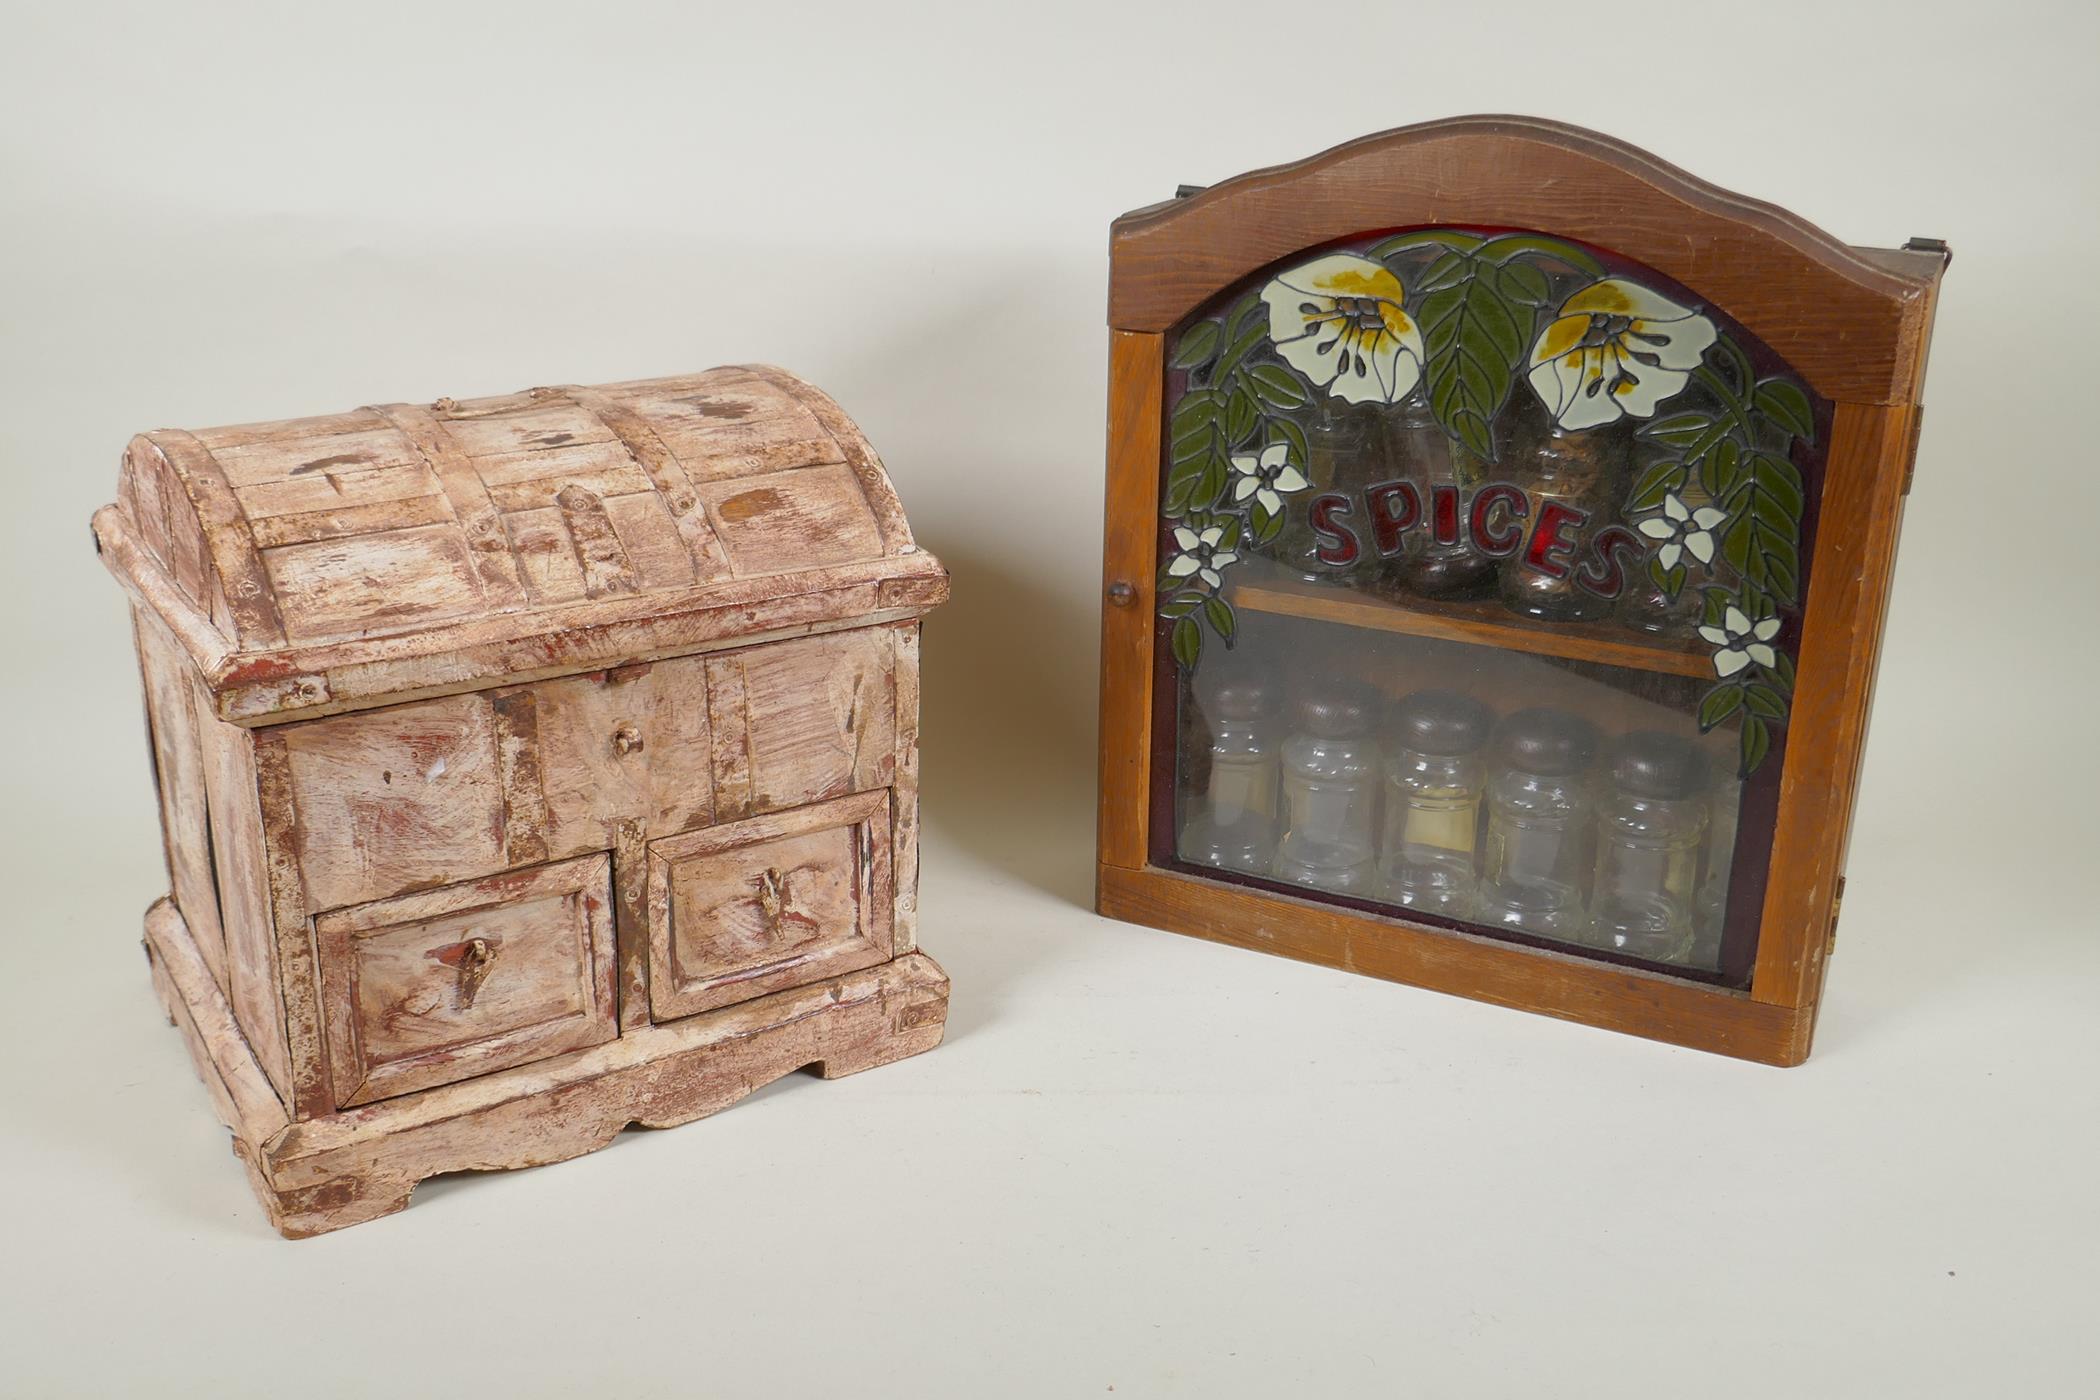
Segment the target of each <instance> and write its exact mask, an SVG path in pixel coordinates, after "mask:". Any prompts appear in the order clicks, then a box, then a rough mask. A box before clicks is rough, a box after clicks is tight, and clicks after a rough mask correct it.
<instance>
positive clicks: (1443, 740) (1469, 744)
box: [1388, 690, 1495, 755]
mask: <svg viewBox="0 0 2100 1400" xmlns="http://www.w3.org/2000/svg"><path fill="white" fill-rule="evenodd" d="M1388 723H1389V724H1390V726H1391V728H1392V731H1393V737H1394V738H1396V739H1398V740H1399V741H1400V743H1402V744H1404V745H1405V746H1407V747H1408V748H1411V749H1415V750H1418V751H1419V752H1422V753H1433V754H1445V755H1456V754H1467V753H1472V752H1473V751H1474V750H1476V749H1478V748H1479V747H1480V746H1481V745H1482V744H1485V743H1486V742H1487V738H1488V732H1489V731H1490V730H1492V729H1493V728H1494V727H1495V716H1494V713H1493V712H1492V711H1490V710H1489V709H1488V707H1487V706H1485V705H1483V704H1481V703H1480V702H1479V701H1478V700H1475V699H1474V698H1473V697H1472V696H1470V695H1462V694H1460V693H1459V692H1458V691H1455V690H1418V691H1416V692H1415V693H1414V694H1412V695H1410V696H1408V697H1407V698H1406V699H1404V700H1402V701H1401V702H1400V703H1399V704H1397V705H1395V706H1393V709H1392V714H1391V715H1390V716H1389V717H1388Z"/></svg>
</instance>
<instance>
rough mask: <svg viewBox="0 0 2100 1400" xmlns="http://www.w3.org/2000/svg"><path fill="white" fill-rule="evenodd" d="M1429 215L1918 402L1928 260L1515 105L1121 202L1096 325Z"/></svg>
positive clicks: (1170, 316) (1858, 396)
mask: <svg viewBox="0 0 2100 1400" xmlns="http://www.w3.org/2000/svg"><path fill="white" fill-rule="evenodd" d="M1434 225H1444V226H1467V227H1475V228H1482V227H1493V228H1506V229H1513V230H1532V231H1537V232H1541V233H1549V234H1555V235H1558V236H1561V237H1564V238H1573V239H1577V240H1580V241H1582V242H1585V243H1590V244H1594V245H1597V246H1599V247H1602V248H1607V249H1610V250H1612V251H1613V252H1615V253H1617V254H1619V255H1621V256H1623V257H1625V258H1628V259H1631V260H1633V261H1636V262H1640V263H1644V264H1646V265H1648V266H1650V267H1653V268H1655V269H1656V270H1658V271H1660V272H1662V273H1663V274H1665V275H1667V276H1669V277H1671V278H1673V279H1675V280H1676V281H1677V282H1680V283H1682V284H1684V285H1685V286H1687V287H1690V288H1693V289H1695V290H1696V291H1697V292H1698V294H1699V295H1700V296H1701V297H1703V298H1705V299H1707V300H1708V301H1710V302H1711V303H1712V304H1714V305H1716V306H1718V307H1721V308H1722V309H1724V310H1725V311H1726V312H1727V313H1728V314H1729V315H1730V316H1732V317H1733V318H1734V319H1735V320H1737V321H1738V322H1740V323H1741V324H1742V325H1743V326H1744V327H1745V328H1746V329H1748V330H1749V331H1750V332H1751V333H1752V334H1754V335H1755V336H1757V337H1758V338H1759V339H1760V340H1761V341H1763V342H1764V344H1765V345H1767V346H1768V347H1770V348H1771V350H1772V351H1774V352H1775V353H1776V354H1778V355H1780V356H1782V357H1784V359H1785V360H1786V361H1787V363H1788V364H1789V365H1791V366H1792V367H1793V369H1794V370H1795V371H1796V372H1797V373H1799V374H1800V375H1801V376H1802V377H1803V378H1805V379H1806V380H1807V382H1808V383H1809V385H1810V386H1811V387H1812V388H1814V389H1815V390H1816V391H1817V392H1818V393H1820V394H1821V395H1823V396H1824V397H1826V398H1829V399H1832V400H1835V401H1840V402H1853V403H1910V402H1915V401H1916V398H1917V395H1918V389H1919V385H1920V382H1921V380H1922V378H1923V375H1924V361H1925V345H1926V342H1927V340H1928V338H1929V334H1930V329H1931V318H1932V307H1933V297H1934V293H1935V291H1936V289H1937V285H1938V279H1939V273H1940V270H1941V267H1942V266H1943V258H1942V256H1941V255H1940V254H1938V253H1924V252H1914V251H1907V250H1886V249H1871V248H1855V247H1852V246H1850V245H1848V244H1845V243H1842V242H1840V241H1838V240H1837V239H1835V238H1833V237H1831V236H1830V235H1829V234H1827V233H1825V232H1823V231H1822V230H1820V229H1818V228H1816V227H1815V226H1814V225H1812V224H1810V223H1808V222H1807V221H1805V220H1803V219H1800V218H1798V217H1796V216H1795V215H1793V214H1790V213H1788V212H1787V211H1785V210H1783V209H1780V208H1778V207H1777V206H1775V205H1771V204H1767V203H1765V202H1763V201H1761V200H1755V199H1748V198H1745V197H1744V196H1741V195H1737V194H1732V193H1730V192H1729V191H1727V190H1723V189H1721V188H1719V187H1717V186H1715V185H1711V184H1709V183H1707V182H1706V181H1704V180H1700V179H1697V178H1696V177H1694V176H1692V175H1690V174H1687V173H1686V172H1684V171H1682V170H1679V169H1678V168H1677V167H1675V166H1673V165H1670V164H1668V163H1667V162H1664V161H1661V160H1658V159H1656V158H1655V157H1654V156H1651V155H1648V154H1647V153H1646V152H1644V151H1641V150H1638V149H1636V148H1635V147H1633V146H1629V145H1627V144H1626V143H1624V142H1621V141H1615V140H1613V139H1611V138H1609V137H1606V136H1601V135H1598V134H1597V133H1595V132H1589V131H1584V130H1582V129H1580V128H1577V127H1571V126H1565V125H1562V124H1559V123H1555V122H1547V121H1540V120H1537V119H1533V118H1528V117H1511V116H1479V117H1458V118H1453V119H1451V120H1447V121H1437V122H1427V123H1423V124H1421V125H1417V126H1408V127H1401V128H1399V129H1397V130H1394V131H1388V132H1383V133H1380V134H1378V135H1375V136H1367V137H1364V138H1362V139H1361V140H1356V141H1350V142H1348V143H1346V144H1344V145H1340V146H1336V147H1334V148H1332V149H1331V150H1327V151H1323V152H1321V153H1320V154H1319V155H1316V156H1312V157H1310V158H1308V159H1305V160H1301V161H1296V162H1293V163H1291V164H1288V165H1278V166H1272V167H1270V168H1268V169H1266V170H1256V171H1252V172H1250V173H1248V174H1245V175H1240V176H1237V177H1235V178H1233V179H1230V180H1227V181H1225V182H1223V183H1221V184H1218V185H1213V186H1211V187H1210V188H1208V189H1205V190H1202V191H1199V192H1197V193H1195V194H1193V195H1191V196H1189V197H1187V198H1177V199H1174V200H1170V201H1167V202H1165V203H1161V204H1156V205H1152V206H1150V207H1148V208H1144V209H1139V210H1136V211H1133V212H1132V213H1129V214H1126V215H1124V216H1123V217H1122V218H1120V219H1118V220H1117V221H1116V223H1115V225H1114V228H1113V230H1112V233H1111V238H1110V253H1111V271H1110V278H1109V324H1110V325H1111V326H1112V327H1113V328H1115V329H1117V330H1125V331H1139V332H1164V331H1167V330H1170V329H1171V328H1173V327H1174V326H1175V325H1177V324H1178V323H1180V322H1181V321H1182V319H1183V318H1185V317H1186V316H1188V315H1189V314H1190V313H1191V312H1193V311H1194V310H1196V309H1197V308H1198V307H1199V306H1201V305H1202V304H1203V303H1204V302H1205V301H1206V300H1207V299H1209V298H1210V297H1212V296H1214V295H1215V294H1216V293H1218V292H1219V291H1221V290H1223V289H1224V288H1226V287H1229V286H1231V285H1233V284H1234V283H1236V282H1238V281H1239V280H1240V279H1242V278H1244V277H1247V276H1248V275H1249V274H1251V273H1254V272H1256V271H1258V270H1260V269H1262V268H1264V267H1266V266H1268V265H1269V264H1271V263H1273V262H1275V261H1276V260H1278V259H1280V258H1285V257H1288V256H1290V255H1292V254H1294V253H1297V252H1299V251H1301V250H1304V249H1307V248H1312V247H1317V246H1320V245H1324V244H1327V243H1331V242H1334V241H1336V240H1339V239H1345V238H1350V237H1354V236H1357V235H1361V234H1365V233H1371V232H1376V231H1381V230H1388V229H1405V228H1415V227H1423V226H1434Z"/></svg>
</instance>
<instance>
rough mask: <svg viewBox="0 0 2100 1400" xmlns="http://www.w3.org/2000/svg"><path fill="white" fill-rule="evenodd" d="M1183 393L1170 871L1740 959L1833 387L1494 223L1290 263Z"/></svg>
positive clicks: (1688, 963) (1336, 249)
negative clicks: (1827, 390)
mask: <svg viewBox="0 0 2100 1400" xmlns="http://www.w3.org/2000/svg"><path fill="white" fill-rule="evenodd" d="M1165 392H1166V403H1165V405H1164V406H1163V407H1164V413H1163V415H1162V422H1163V424H1164V430H1163V443H1162V462H1161V471H1162V495H1161V499H1162V502H1163V508H1162V513H1161V520H1160V537H1159V549H1160V556H1159V560H1160V572H1159V579H1158V600H1159V615H1158V619H1157V638H1158V645H1157V648H1156V652H1157V655H1156V665H1157V667H1158V671H1159V678H1160V683H1159V684H1156V685H1155V687H1154V695H1155V697H1156V704H1157V711H1156V714H1155V717H1154V728H1155V742H1154V746H1153V752H1154V753H1155V755H1157V756H1158V758H1157V760H1156V762H1155V767H1154V772H1153V775H1152V802H1153V809H1154V821H1153V823H1152V831H1153V833H1154V837H1153V846H1154V848H1153V851H1152V853H1151V856H1152V859H1153V861H1154V862H1155V863H1156V864H1161V865H1168V866H1172V867H1175V868H1179V869H1183V870H1189V871H1195V872H1199V873H1203V874H1205V875H1208V876H1211V877H1213V878H1217V879H1220V880H1226V881H1232V882H1248V883H1252V884H1255V885H1258V886H1263V887H1268V888H1272V889H1281V890H1286V891H1288V892H1290V893H1292V894H1295V895H1301V896H1304V897H1308V898H1313V899H1318V900H1325V901H1332V902H1337V903H1341V904H1345V905H1348V906H1351V907H1354V908H1359V909H1366V910H1371V911H1374V912H1380V913H1386V914H1390V915H1393V916H1396V917H1399V918H1404V919H1407V920H1410V921H1412V922H1417V923H1427V924H1431V925H1435V926H1442V927H1449V928H1453V929H1458V930H1465V931H1470V932H1474V933H1479V934H1484V935H1488V936H1492V937H1499V938H1507V939H1513V940H1516V941H1520V942H1528V943H1533V944H1537V945H1543V946H1550V947H1554V948H1557V949H1561V950H1564V951H1572V952H1576V953H1579V954H1583V955H1586V956H1592V957H1596V958H1600V959H1605V960H1610V961H1621V962H1628V963H1633V964H1637V965H1641V966H1646V967H1652V968H1657V969H1662V970H1667V971H1670V972H1672V973H1674V974H1677V975H1682V976H1686V977H1692V978H1697V979H1700V980H1706V981H1714V982H1721V983H1726V984H1729V985H1743V984H1745V983H1746V982H1747V980H1748V977H1749V972H1750V968H1751V965H1752V962H1753V960H1754V955H1755V950H1756V941H1757V931H1758V922H1759V917H1760V913H1761V910H1762V904H1763V891H1764V883H1765V875H1766V867H1767V865H1768V864H1769V857H1770V851H1771V842H1772V831H1773V821H1774V813H1775V811H1776V808H1777V803H1778V793H1779V778H1780V774H1781V772H1782V771H1783V768H1784V765H1785V759H1786V724H1787V716H1788V712H1789V709H1790V698H1791V694H1792V687H1793V676H1794V671H1793V655H1794V651H1795V647H1796V644H1797V640H1798V636H1799V627H1800V619H1801V616H1802V607H1803V603H1804V600H1805V598H1806V596H1807V590H1808V588H1809V586H1810V582H1811V581H1810V579H1809V578H1808V576H1807V573H1808V571H1807V565H1808V560H1809V558H1810V557H1811V552H1812V546H1813V541H1814V533H1815V527H1816V515H1817V509H1816V507H1817V500H1818V497H1819V495H1820V492H1821V489H1822V476H1823V465H1822V456H1821V450H1820V446H1819V445H1820V444H1821V443H1822V442H1823V441H1824V440H1825V439H1826V438H1827V436H1828V431H1829V418H1830V409H1829V405H1828V404H1826V403H1824V402H1822V401H1821V400H1819V399H1818V398H1816V397H1815V396H1814V395H1813V394H1812V393H1810V392H1809V391H1808V390H1807V389H1806V388H1805V387H1804V386H1803V385H1802V383H1801V382H1800V380H1799V378H1798V377H1797V376H1796V375H1794V374H1792V373H1791V372H1790V371H1789V370H1788V368H1787V366H1786V365H1785V364H1783V363H1782V362H1780V361H1779V360H1778V359H1776V358H1775V357H1774V356H1773V355H1772V354H1771V353H1770V352H1769V351H1767V350H1766V349H1765V348H1764V347H1763V346H1762V345H1760V344H1758V343H1757V342H1756V341H1755V340H1754V339H1753V338H1752V337H1751V336H1749V335H1748V334H1747V333H1746V332H1745V331H1744V330H1743V329H1742V328H1741V327H1740V326H1739V325H1737V324H1736V323H1735V322H1733V321H1732V320H1730V319H1729V317H1728V316H1727V314H1726V312H1725V311H1724V310H1723V309H1722V308H1719V307H1715V306H1711V305H1708V304H1706V303H1705V302H1703V301H1702V299H1701V298H1700V297H1699V296H1698V294H1697V293H1696V291H1694V290H1693V289H1690V288H1686V287H1683V286H1680V285H1678V284H1676V283H1674V282H1672V281H1670V280H1669V279H1667V278H1664V277H1662V276H1660V275H1659V274H1657V273H1655V272H1653V271H1652V270H1650V269H1647V268H1644V267H1641V266H1639V265H1637V264H1634V263H1631V262H1629V261H1627V260H1626V259H1623V258H1620V257H1617V256H1615V255H1614V254H1612V253H1611V252H1609V251H1608V250H1605V249H1600V248H1596V247H1592V246H1588V245H1584V244H1579V243H1575V242H1572V241H1568V240H1564V239H1560V238H1555V237H1551V236H1548V235H1545V234H1541V233H1536V232H1528V231H1513V230H1496V229H1477V228H1465V229H1461V228H1425V229H1408V230H1399V231H1384V232H1379V233H1375V234H1370V235H1366V236H1364V237H1360V238H1354V239H1350V240H1346V241H1344V242H1341V243H1338V244H1334V245H1331V246H1328V247H1324V248H1318V249H1312V250H1308V251H1307V252H1305V253H1303V254H1300V255H1298V256H1295V257H1292V258H1288V259H1285V260H1283V261H1281V262H1279V263H1277V264H1276V265H1274V266H1272V267H1270V268H1267V269H1264V270H1263V271H1262V272H1260V273H1258V274H1256V275H1255V276H1253V277H1251V278H1249V279H1247V280H1246V281H1245V282H1243V283H1242V284H1240V285H1238V286H1236V287H1233V288H1230V289H1228V290H1227V291H1226V292H1224V293H1222V294H1221V295H1219V296H1218V297H1216V298H1214V299H1213V300H1212V301H1211V302H1210V303H1208V304H1206V305H1205V306H1204V307H1202V308H1200V309H1199V310H1198V312H1197V313H1196V314H1195V315H1193V316H1191V317H1190V318H1189V319H1187V320H1186V321H1184V322H1183V323H1182V324H1181V325H1180V326H1179V327H1178V328H1177V329H1176V330H1175V332H1174V333H1173V334H1172V335H1171V336H1170V337H1169V340H1168V372H1167V379H1166V388H1165Z"/></svg>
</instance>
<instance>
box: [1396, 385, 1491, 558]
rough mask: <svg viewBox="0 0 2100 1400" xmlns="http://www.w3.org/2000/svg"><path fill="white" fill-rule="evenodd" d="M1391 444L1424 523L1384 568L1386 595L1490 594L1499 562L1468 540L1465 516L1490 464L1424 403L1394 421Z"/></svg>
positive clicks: (1416, 403) (1413, 402)
mask: <svg viewBox="0 0 2100 1400" xmlns="http://www.w3.org/2000/svg"><path fill="white" fill-rule="evenodd" d="M1389 441H1390V443H1391V447H1390V449H1389V450H1390V451H1391V454H1392V465H1393V469H1394V472H1395V474H1396V475H1399V476H1402V477H1405V478H1406V479H1407V480H1408V481H1410V482H1412V483H1414V487H1415V489H1416V490H1417V491H1418V492H1420V493H1421V502H1420V503H1421V511H1422V519H1421V521H1420V522H1419V523H1418V524H1417V525H1416V526H1415V527H1414V528H1413V529H1412V530H1411V531H1410V535H1411V539H1410V542H1409V546H1408V549H1407V551H1406V552H1405V553H1404V554H1401V555H1398V556H1396V557H1394V558H1393V559H1392V560H1390V561H1388V563H1387V565H1386V569H1385V578H1386V580H1387V584H1386V589H1387V591H1388V592H1392V593H1399V594H1406V595H1410V596H1413V597H1417V598H1434V599H1460V598H1479V597H1484V596H1486V595H1487V594H1488V593H1489V592H1491V591H1492V590H1493V589H1494V586H1495V560H1493V559H1491V558H1489V557H1488V556H1487V555H1485V554H1483V553H1481V552H1480V551H1479V550H1478V549H1475V548H1474V547H1473V546H1472V544H1471V543H1470V542H1469V540H1468V538H1467V534H1466V524H1465V512H1466V506H1467V502H1468V500H1469V499H1470V498H1471V496H1472V494H1473V492H1474V491H1476V490H1478V489H1479V488H1480V487H1481V486H1483V485H1485V484H1486V482H1487V479H1488V466H1487V463H1485V462H1483V461H1482V460H1481V459H1480V458H1479V457H1476V456H1475V455H1473V452H1472V451H1471V449H1469V448H1467V447H1466V446H1465V445H1464V444H1462V443H1458V442H1454V441H1452V440H1451V438H1450V436H1449V435H1448V434H1446V433H1445V432H1444V430H1443V428H1442V427H1441V426H1439V425H1438V423H1437V421H1436V418H1435V417H1434V416H1433V415H1432V414H1431V413H1430V411H1429V406H1428V404H1427V403H1425V402H1422V401H1420V400H1411V401H1410V404H1409V411H1408V413H1407V414H1406V415H1405V416H1404V417H1400V418H1397V419H1395V420H1394V422H1393V426H1392V428H1391V436H1390V438H1389ZM1439 536H1442V538H1439Z"/></svg>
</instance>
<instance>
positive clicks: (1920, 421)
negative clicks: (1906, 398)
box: [1903, 404, 1925, 496]
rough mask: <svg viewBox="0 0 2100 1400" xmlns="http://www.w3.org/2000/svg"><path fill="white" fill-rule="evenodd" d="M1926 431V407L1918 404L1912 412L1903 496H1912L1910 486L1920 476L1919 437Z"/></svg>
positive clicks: (1904, 466)
mask: <svg viewBox="0 0 2100 1400" xmlns="http://www.w3.org/2000/svg"><path fill="white" fill-rule="evenodd" d="M1924 431H1925V405H1924V404H1918V405H1916V406H1915V407H1913V408H1912V409H1911V411H1910V450H1909V451H1908V452H1906V453H1905V454H1904V456H1903V494H1904V495H1906V496H1908V495H1909V494H1910V486H1911V483H1912V482H1913V481H1915V480H1916V479H1917V476H1918V436H1919V434H1921V433H1923V432H1924Z"/></svg>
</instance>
